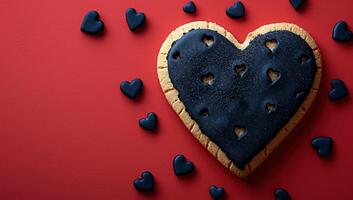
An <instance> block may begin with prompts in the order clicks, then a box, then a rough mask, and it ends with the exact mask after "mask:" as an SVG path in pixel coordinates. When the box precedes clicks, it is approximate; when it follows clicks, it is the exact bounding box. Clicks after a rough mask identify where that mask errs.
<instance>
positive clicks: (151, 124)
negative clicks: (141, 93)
mask: <svg viewBox="0 0 353 200" xmlns="http://www.w3.org/2000/svg"><path fill="white" fill-rule="evenodd" d="M157 122H158V117H157V115H156V114H155V113H153V112H150V113H148V114H147V117H146V118H142V119H140V121H139V124H140V126H141V128H143V129H146V130H149V131H154V130H156V129H157Z"/></svg>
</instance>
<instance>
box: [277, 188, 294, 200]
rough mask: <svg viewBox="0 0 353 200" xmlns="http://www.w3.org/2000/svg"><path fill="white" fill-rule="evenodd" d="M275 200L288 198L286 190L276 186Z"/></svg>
mask: <svg viewBox="0 0 353 200" xmlns="http://www.w3.org/2000/svg"><path fill="white" fill-rule="evenodd" d="M275 197H276V200H290V199H291V198H290V196H289V194H288V192H287V191H286V190H285V189H283V188H278V189H276V191H275Z"/></svg>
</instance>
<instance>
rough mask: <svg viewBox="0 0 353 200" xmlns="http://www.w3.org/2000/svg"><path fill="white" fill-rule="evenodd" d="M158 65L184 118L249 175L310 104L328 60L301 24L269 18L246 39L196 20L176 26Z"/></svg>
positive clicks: (198, 134)
mask: <svg viewBox="0 0 353 200" xmlns="http://www.w3.org/2000/svg"><path fill="white" fill-rule="evenodd" d="M157 69H158V70H157V71H158V76H159V81H160V84H161V86H162V89H163V92H164V94H165V96H166V97H167V100H168V102H169V103H170V104H171V106H172V107H173V109H174V110H175V112H176V113H177V114H178V115H179V117H180V118H181V119H182V121H183V122H184V124H185V126H186V127H187V128H188V129H189V130H190V131H191V133H192V134H193V135H194V136H195V138H197V139H198V140H199V142H200V143H201V144H202V145H203V146H204V147H205V148H207V150H208V151H209V152H210V153H211V154H212V155H213V156H214V157H216V158H217V159H218V160H219V161H220V162H221V163H222V164H223V165H224V166H226V167H227V168H228V169H229V170H230V171H232V172H233V173H234V174H236V175H238V176H239V177H245V176H247V175H248V174H249V173H251V172H252V171H253V170H254V169H255V168H256V167H258V166H259V164H260V163H261V162H263V161H264V160H265V159H266V158H267V157H268V155H269V154H270V153H271V152H272V151H273V150H274V149H275V148H276V147H277V146H278V145H279V143H280V142H281V141H282V140H283V139H284V138H285V137H286V136H287V135H288V134H289V133H290V132H291V131H292V130H293V128H294V127H295V126H296V125H297V123H298V122H299V121H300V120H301V118H302V117H303V116H304V114H305V113H306V112H307V111H308V109H309V107H310V106H311V104H312V102H313V100H314V98H315V96H316V94H317V91H318V88H319V85H320V79H321V71H322V66H321V59H320V53H319V50H318V47H317V46H316V44H315V41H314V40H313V39H312V37H311V36H310V35H309V34H308V33H307V32H306V31H304V30H303V29H302V28H300V27H298V26H296V25H294V24H288V23H277V24H269V25H265V26H262V27H260V28H259V29H257V30H255V31H254V32H251V33H249V34H248V36H247V38H246V40H245V42H244V43H242V44H241V43H239V42H238V41H237V40H235V39H234V37H233V36H232V35H231V34H230V33H229V32H227V31H226V30H225V29H224V28H222V27H220V26H218V25H217V24H215V23H209V22H192V23H189V24H185V25H183V26H181V27H179V28H177V29H176V30H174V31H173V32H172V33H170V34H169V36H168V37H167V39H166V40H165V42H164V43H163V45H162V47H161V50H160V52H159V55H158V64H157Z"/></svg>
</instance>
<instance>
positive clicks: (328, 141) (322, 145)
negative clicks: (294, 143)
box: [311, 136, 332, 157]
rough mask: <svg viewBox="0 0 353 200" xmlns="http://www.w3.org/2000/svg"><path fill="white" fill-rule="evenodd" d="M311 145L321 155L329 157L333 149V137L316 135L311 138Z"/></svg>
mask: <svg viewBox="0 0 353 200" xmlns="http://www.w3.org/2000/svg"><path fill="white" fill-rule="evenodd" d="M311 146H312V147H313V148H314V149H315V150H316V152H317V154H318V155H319V156H320V157H327V156H328V155H330V152H331V149H332V138H330V137H322V136H319V137H315V138H313V139H312V140H311Z"/></svg>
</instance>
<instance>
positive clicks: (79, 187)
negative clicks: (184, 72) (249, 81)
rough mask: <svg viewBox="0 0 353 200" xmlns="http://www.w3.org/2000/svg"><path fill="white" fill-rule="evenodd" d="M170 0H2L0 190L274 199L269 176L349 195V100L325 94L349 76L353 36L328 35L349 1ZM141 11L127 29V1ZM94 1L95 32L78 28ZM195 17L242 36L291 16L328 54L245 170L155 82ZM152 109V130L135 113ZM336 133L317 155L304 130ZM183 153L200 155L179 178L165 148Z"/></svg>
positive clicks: (7, 193)
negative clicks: (236, 0)
mask: <svg viewBox="0 0 353 200" xmlns="http://www.w3.org/2000/svg"><path fill="white" fill-rule="evenodd" d="M185 2H186V1H184V0H183V1H177V0H168V1H166V0H154V1H145V0H134V1H133V0H131V1H122V0H120V1H119V0H114V1H113V0H107V1H100V0H90V1H73V0H60V1H45V0H32V1H28V0H1V2H0V11H1V12H0V18H1V31H0V47H1V49H0V53H1V58H0V92H1V94H0V95H1V96H0V199H3V200H15V199H18V200H29V199H35V200H44V199H45V200H46V199H51V200H56V199H65V200H71V199H72V200H77V199H85V200H90V199H92V200H97V199H99V200H110V199H161V200H162V199H163V200H165V199H171V200H174V199H178V200H179V199H193V198H195V199H209V198H210V197H209V194H208V187H209V186H210V184H216V185H219V186H223V187H224V188H225V189H226V192H227V199H244V200H249V199H254V200H258V199H263V200H270V199H274V197H273V191H274V190H275V188H276V187H284V188H286V189H287V190H288V191H289V192H290V194H291V196H292V198H293V199H300V200H306V199H308V200H311V199H322V200H326V199H327V200H332V199H353V192H352V185H353V170H352V168H353V156H352V154H353V145H352V140H353V134H352V130H351V129H352V126H353V124H352V117H353V109H352V108H353V104H352V102H351V99H350V98H349V97H348V98H347V99H345V100H344V101H342V102H339V103H333V102H330V101H329V100H328V98H327V91H328V90H329V81H330V80H331V79H333V78H340V79H342V80H344V81H345V82H346V85H347V86H348V88H352V87H353V59H352V56H353V45H352V42H351V43H350V44H340V43H337V42H335V41H333V40H332V39H331V30H332V27H333V25H334V24H335V22H336V21H338V20H345V21H346V22H347V23H348V24H350V27H351V28H353V15H352V8H353V1H352V0H336V1H322V0H309V1H308V4H307V5H306V6H305V8H304V9H302V10H301V12H296V11H295V10H294V9H293V8H292V7H291V5H290V4H289V2H288V1H287V0H276V1H271V2H270V1H255V0H248V1H247V0H244V1H243V3H244V5H245V8H246V17H245V19H241V20H233V19H230V18H228V17H227V16H226V15H225V9H226V7H227V6H228V5H231V4H232V3H233V1H231V0H217V1H215V0H213V1H212V0H208V1H206V0H203V1H202V0H195V2H196V4H197V9H198V10H197V15H196V16H191V15H187V14H185V13H184V12H183V11H182V9H181V7H182V5H183V4H184V3H185ZM128 7H134V8H136V9H137V10H140V11H143V12H145V14H146V16H147V21H148V22H147V25H146V27H145V28H144V29H143V30H142V31H139V33H135V34H134V33H131V32H130V31H129V30H128V28H127V25H126V22H125V16H124V12H125V10H126V8H128ZM91 9H96V10H98V11H99V13H100V14H101V16H102V19H103V20H104V22H105V25H106V32H105V34H104V35H103V36H101V37H91V36H87V35H85V34H83V33H81V32H80V30H79V28H80V24H81V20H82V17H83V15H84V14H85V13H86V12H87V11H88V10H91ZM195 20H208V21H213V22H216V23H218V24H219V25H221V26H223V27H225V28H226V29H227V30H229V31H230V32H232V33H233V34H234V36H235V37H236V38H238V40H239V41H243V40H244V39H245V37H246V34H247V33H248V32H250V31H252V30H254V29H256V28H257V27H259V26H261V25H264V24H267V23H271V22H283V21H284V22H292V23H296V24H298V25H300V26H301V27H303V28H304V29H306V30H307V31H308V32H309V33H310V34H311V35H312V36H313V37H314V38H315V39H316V41H317V43H318V45H319V47H320V49H321V52H322V55H323V62H324V75H323V82H322V87H321V90H320V93H319V96H318V98H317V99H316V102H315V104H314V105H313V107H312V109H311V110H310V113H308V114H307V115H306V116H305V118H304V120H303V121H302V123H300V125H299V126H298V127H297V128H296V129H295V130H294V132H293V133H292V134H291V135H290V136H289V137H288V138H287V139H286V140H285V142H284V143H283V144H282V145H281V146H280V147H279V149H278V150H277V151H276V152H275V153H273V155H272V156H271V157H270V158H269V159H268V160H267V161H266V162H265V163H263V164H262V166H261V167H260V168H259V169H258V170H256V171H255V173H253V174H252V175H251V176H250V177H248V178H247V179H246V180H240V179H238V178H237V177H235V176H234V175H232V174H231V173H230V172H228V170H227V169H225V168H224V167H223V166H221V165H220V164H219V163H218V162H217V161H216V160H215V159H214V158H213V157H212V156H211V155H210V154H209V153H208V152H207V151H206V150H205V149H204V148H203V147H202V146H201V145H200V144H199V143H198V142H197V141H196V140H195V139H194V138H193V137H192V135H191V134H189V132H188V130H187V129H186V128H185V127H184V125H183V124H182V122H181V120H179V119H178V116H177V115H176V114H175V113H174V111H173V110H172V108H171V107H170V106H169V105H168V103H167V101H166V100H165V98H164V95H163V93H162V91H161V89H160V86H159V82H158V79H157V73H156V58H157V54H158V50H159V48H160V45H161V44H162V43H163V41H164V39H165V38H166V36H167V35H168V34H169V32H170V31H172V30H173V29H174V28H176V27H178V26H180V25H182V24H184V23H187V22H191V21H195ZM135 77H140V78H141V79H142V80H143V81H144V84H145V88H144V90H143V94H142V96H141V97H140V98H139V99H138V101H133V100H130V99H128V98H126V97H125V96H123V95H122V94H121V93H120V91H119V84H120V82H121V81H123V80H131V79H132V78H135ZM149 111H154V112H156V113H157V114H158V115H159V118H160V123H159V130H158V132H157V133H155V134H150V133H147V132H145V131H143V130H142V129H141V128H140V127H139V126H138V124H137V122H138V119H140V118H141V117H143V116H145V114H146V113H147V112H149ZM317 135H328V136H332V137H333V139H334V149H333V155H332V156H331V158H329V159H320V158H319V157H318V156H317V155H316V154H315V152H314V151H313V149H312V148H311V146H310V145H309V144H310V140H311V138H312V137H314V136H317ZM178 153H182V154H184V155H185V156H186V157H187V158H188V159H190V160H192V161H193V162H194V164H195V165H196V171H195V173H194V174H193V175H192V176H190V177H186V178H179V177H176V176H174V174H173V170H172V158H173V157H174V156H175V155H176V154H178ZM143 170H150V171H151V172H152V173H153V174H154V175H155V179H156V181H157V185H156V191H155V193H154V194H150V195H145V194H141V193H139V192H137V191H136V190H135V189H134V188H133V187H132V181H133V180H134V179H135V178H136V177H139V175H140V173H141V172H142V171H143Z"/></svg>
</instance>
